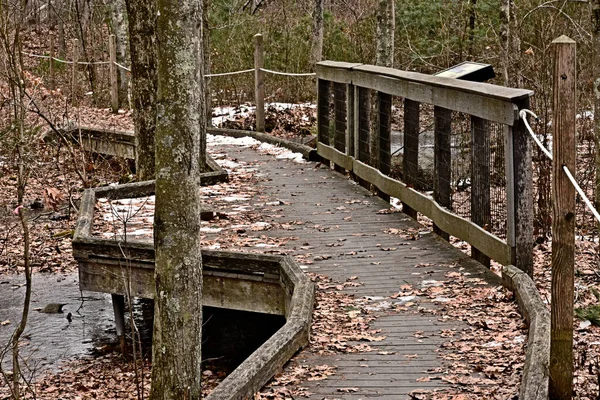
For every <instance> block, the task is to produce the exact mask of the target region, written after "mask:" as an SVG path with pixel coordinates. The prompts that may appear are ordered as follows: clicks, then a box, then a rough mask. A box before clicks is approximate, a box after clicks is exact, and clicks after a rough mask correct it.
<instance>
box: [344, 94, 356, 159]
mask: <svg viewBox="0 0 600 400" xmlns="http://www.w3.org/2000/svg"><path fill="white" fill-rule="evenodd" d="M346 113H347V114H346V155H348V156H349V157H354V152H355V148H354V133H355V129H354V123H355V118H354V85H352V84H351V83H349V84H348V85H347V86H346Z"/></svg>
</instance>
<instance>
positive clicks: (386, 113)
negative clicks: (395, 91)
mask: <svg viewBox="0 0 600 400" xmlns="http://www.w3.org/2000/svg"><path fill="white" fill-rule="evenodd" d="M377 105H378V107H377V108H378V110H377V113H378V114H379V118H378V121H379V122H378V129H377V132H376V133H375V134H376V135H377V141H378V142H379V157H378V159H377V164H378V165H376V166H375V167H376V168H377V169H379V171H381V173H382V174H384V175H389V173H390V171H391V170H392V167H391V164H392V96H391V95H390V94H387V93H382V92H377ZM379 197H381V198H382V199H384V200H386V201H390V196H389V195H387V194H384V193H379Z"/></svg>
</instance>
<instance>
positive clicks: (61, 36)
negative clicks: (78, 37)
mask: <svg viewBox="0 0 600 400" xmlns="http://www.w3.org/2000/svg"><path fill="white" fill-rule="evenodd" d="M64 5H65V0H57V1H56V3H55V4H54V7H55V8H56V16H57V18H58V57H59V58H61V59H63V60H64V59H65V58H66V56H67V42H66V39H65V16H64V10H65V6H64Z"/></svg>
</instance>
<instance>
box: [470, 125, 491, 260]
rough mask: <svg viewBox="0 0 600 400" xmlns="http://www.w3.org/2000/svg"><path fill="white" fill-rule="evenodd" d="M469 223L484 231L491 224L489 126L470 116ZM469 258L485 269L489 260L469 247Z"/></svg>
mask: <svg viewBox="0 0 600 400" xmlns="http://www.w3.org/2000/svg"><path fill="white" fill-rule="evenodd" d="M471 221H473V222H474V223H476V224H477V225H479V226H481V227H483V228H484V229H486V228H489V226H490V224H491V223H492V214H491V205H490V124H489V121H486V120H485V119H482V118H479V117H474V116H471ZM471 257H472V258H473V259H474V260H477V261H479V262H480V263H481V264H483V265H485V266H486V267H488V268H489V267H490V258H489V257H487V256H486V255H485V254H483V253H481V252H480V251H479V250H477V249H476V248H475V247H473V246H471Z"/></svg>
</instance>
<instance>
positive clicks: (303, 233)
mask: <svg viewBox="0 0 600 400" xmlns="http://www.w3.org/2000/svg"><path fill="white" fill-rule="evenodd" d="M217 151H219V152H221V153H226V154H227V158H228V159H229V160H232V159H233V160H235V159H237V160H240V161H244V162H250V163H258V164H260V166H259V167H258V170H259V174H260V178H259V180H258V182H257V183H256V185H258V186H259V188H260V190H259V194H258V195H256V196H254V198H253V199H252V200H251V202H250V203H249V204H250V205H251V206H252V207H253V208H254V211H258V212H259V213H260V214H261V215H262V216H263V221H265V222H271V223H274V224H276V225H277V226H279V224H283V223H291V222H293V221H301V222H302V224H301V225H292V226H293V228H294V230H288V229H280V230H268V231H260V232H251V231H248V232H247V234H248V235H249V236H253V235H254V236H257V237H258V236H261V235H267V236H270V237H278V238H282V237H292V236H293V237H297V238H298V240H292V241H289V242H287V243H286V245H285V246H284V247H283V249H287V251H288V254H291V255H304V254H306V253H307V252H309V253H311V254H312V256H311V257H309V259H310V260H312V261H313V263H312V264H309V265H306V271H310V272H315V273H319V274H323V275H327V276H329V277H331V278H332V279H334V280H337V281H345V280H346V279H347V278H349V277H351V276H357V277H358V279H357V282H361V283H362V285H360V286H358V287H350V288H347V289H346V291H347V292H349V293H351V294H353V295H355V296H357V297H364V296H369V297H370V298H374V299H379V301H381V300H382V299H384V298H387V300H388V301H389V296H391V295H393V294H395V293H397V292H398V291H399V288H400V286H401V285H403V284H406V283H407V284H410V285H412V286H414V287H417V288H418V287H421V285H423V281H424V280H430V281H431V280H435V281H438V282H445V281H447V280H448V278H447V277H446V276H445V274H446V273H447V272H448V271H450V270H451V269H450V267H449V265H456V264H459V265H460V266H461V267H464V268H465V270H466V271H469V272H470V273H471V274H472V276H473V277H476V276H479V277H482V278H485V279H486V280H487V281H488V282H490V283H493V284H497V283H498V282H499V279H498V277H497V276H496V275H494V274H492V273H490V272H489V271H487V270H486V269H485V268H483V267H482V266H481V265H480V264H479V263H477V262H475V261H473V260H471V259H470V258H468V257H467V256H466V255H465V254H464V253H462V252H461V251H459V250H457V249H455V248H454V247H452V246H451V245H449V244H448V243H447V242H445V241H443V240H441V239H440V238H439V237H437V236H436V235H434V234H432V233H428V229H426V228H425V227H423V226H422V225H420V224H418V223H417V222H416V221H415V220H413V219H411V218H410V217H408V216H406V215H405V214H403V213H389V214H383V213H378V211H379V210H382V209H386V208H389V204H388V203H386V202H385V201H383V200H381V199H380V198H378V197H374V196H372V195H371V194H370V193H369V192H368V191H367V190H365V189H364V188H362V187H360V186H359V185H356V184H354V183H353V182H352V181H350V180H349V179H348V178H347V177H345V176H342V175H341V174H338V173H336V172H334V171H332V170H329V169H328V168H325V167H324V166H317V164H315V163H306V164H296V163H292V162H290V161H280V160H275V159H274V158H273V157H272V156H267V155H261V154H258V153H256V152H255V151H253V150H250V149H240V148H238V147H225V146H219V147H218V148H217ZM274 200H280V201H279V202H277V201H274ZM236 205H239V204H236ZM244 205H248V203H244ZM224 207H227V205H225V206H224ZM230 207H233V206H230ZM224 211H226V210H224ZM389 228H395V229H401V230H406V231H407V232H414V233H415V234H416V235H417V236H418V240H410V238H405V237H403V236H401V235H392V234H388V233H385V232H384V230H386V229H389ZM382 248H395V250H393V251H382ZM307 249H308V250H307ZM241 250H244V249H241ZM267 250H268V249H267ZM277 250H280V249H277ZM300 263H302V261H300ZM418 264H420V265H427V266H426V267H423V268H415V266H416V265H418ZM455 268H456V267H455ZM377 302H378V300H374V301H373V303H374V305H377ZM421 303H422V304H421V305H422V306H425V307H438V306H437V305H436V304H434V303H431V302H429V303H428V302H427V301H426V300H425V301H421ZM381 314H382V315H381V316H380V317H379V318H377V319H376V320H375V321H374V322H373V323H372V325H371V327H372V328H373V329H381V335H384V336H386V338H385V340H383V341H380V342H370V343H369V345H370V346H371V347H374V348H376V351H375V352H367V353H354V354H336V355H333V356H317V355H315V354H312V353H310V352H308V351H303V352H301V353H300V354H299V355H298V356H297V358H296V362H297V363H301V364H306V365H322V364H328V365H335V366H337V371H336V373H335V374H334V375H333V376H331V377H329V378H328V379H325V380H319V381H308V382H303V383H302V386H303V387H307V388H308V390H309V391H310V392H312V393H314V394H313V395H312V397H311V398H315V399H323V398H328V399H332V398H340V399H342V398H344V399H345V398H352V399H360V398H382V399H402V398H408V393H409V392H410V391H412V390H415V389H434V388H439V387H441V386H442V385H444V383H442V382H441V381H440V380H432V381H430V382H417V381H416V379H417V378H419V377H422V376H424V375H427V374H426V371H427V370H428V369H432V368H436V367H440V366H441V360H440V359H439V357H438V352H437V350H438V348H439V345H440V343H442V342H443V341H444V339H443V338H441V336H440V331H441V330H442V329H452V328H456V329H459V330H460V329H461V328H463V327H464V326H463V325H461V323H459V322H456V321H453V322H440V321H439V320H438V317H437V316H431V315H418V314H412V313H411V314H408V313H407V314H402V313H393V314H389V315H386V314H385V312H382V313H381ZM416 331H424V335H423V336H425V337H424V338H421V339H417V338H416V337H415V336H414V334H415V332H416ZM380 351H385V352H384V353H385V354H378V353H379V352H380ZM415 354H416V355H417V356H418V357H416V358H408V357H406V356H408V355H415ZM340 388H358V389H359V390H358V391H357V392H354V393H344V392H340V391H339V389H340Z"/></svg>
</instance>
